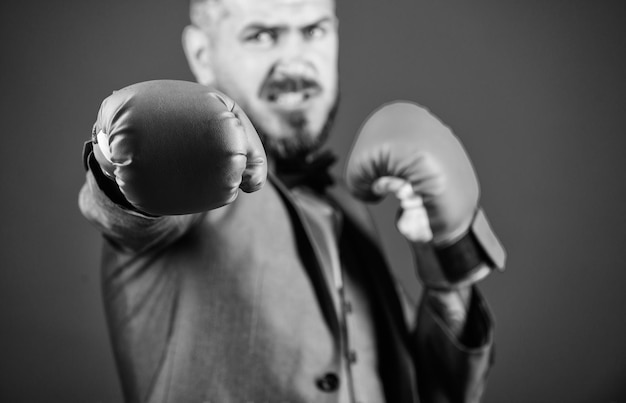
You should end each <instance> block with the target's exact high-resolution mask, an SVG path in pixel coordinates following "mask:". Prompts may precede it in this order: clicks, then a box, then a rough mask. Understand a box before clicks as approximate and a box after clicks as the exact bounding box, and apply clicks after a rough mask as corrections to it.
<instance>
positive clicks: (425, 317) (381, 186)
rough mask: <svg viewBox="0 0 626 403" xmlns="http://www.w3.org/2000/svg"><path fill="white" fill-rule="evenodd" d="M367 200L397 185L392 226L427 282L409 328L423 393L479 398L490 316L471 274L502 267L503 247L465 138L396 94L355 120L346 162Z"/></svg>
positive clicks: (350, 179) (352, 183) (487, 360)
mask: <svg viewBox="0 0 626 403" xmlns="http://www.w3.org/2000/svg"><path fill="white" fill-rule="evenodd" d="M346 179H347V184H348V186H349V188H350V189H351V190H352V192H353V193H354V194H355V195H356V196H357V197H359V198H361V199H362V200H365V201H372V202H373V201H377V200H380V199H381V198H383V197H385V196H386V195H387V194H389V193H391V194H395V196H396V197H397V198H398V199H399V200H400V204H401V210H400V214H399V217H398V221H397V227H398V229H399V231H400V232H401V233H402V234H403V235H404V237H405V238H406V239H407V240H408V241H409V244H410V246H411V249H412V251H413V255H414V258H415V262H416V266H417V274H418V277H419V279H420V281H421V282H422V284H423V285H424V289H425V292H424V293H423V297H422V301H421V304H420V306H419V309H418V317H417V325H416V329H415V331H414V333H413V335H412V341H413V346H412V347H413V352H414V361H415V364H416V368H417V371H416V372H417V379H416V381H417V384H418V391H419V394H420V398H421V400H422V401H424V402H441V403H444V402H477V401H479V400H480V398H481V395H482V392H483V389H484V386H485V379H486V376H487V373H488V369H489V366H490V364H491V357H492V348H493V347H492V345H493V321H492V319H491V315H490V314H489V311H488V309H487V307H486V304H485V302H484V300H483V299H482V297H481V295H480V293H479V292H478V291H477V289H476V287H475V286H474V284H475V283H476V282H477V281H479V280H481V279H483V278H484V277H486V276H487V275H488V274H489V273H491V272H492V271H493V269H500V270H502V269H503V268H504V260H505V254H504V249H503V248H502V246H501V245H500V243H499V242H498V240H497V238H496V236H495V234H494V233H493V231H491V228H490V227H489V225H488V223H487V220H486V218H485V215H484V213H483V212H482V210H481V208H480V205H479V193H480V192H479V186H478V178H477V176H476V174H475V172H474V169H473V167H472V164H471V162H470V160H469V157H468V156H467V154H466V153H465V150H464V149H463V146H462V144H461V142H460V141H459V139H458V138H456V136H454V135H453V134H452V132H451V130H450V129H449V128H448V127H447V126H445V125H444V124H443V123H442V122H441V121H439V120H438V119H437V118H436V117H434V116H433V115H432V114H431V113H430V112H429V111H428V110H426V109H425V108H423V107H421V106H419V105H416V104H412V103H408V102H393V103H390V104H387V105H385V106H383V107H381V108H379V109H378V110H377V111H375V112H374V113H373V114H372V115H370V117H369V118H368V119H367V120H366V122H365V123H364V124H363V126H362V127H361V130H360V133H359V135H358V137H357V139H356V141H355V143H354V145H353V148H352V151H351V154H350V157H349V159H348V163H347V169H346Z"/></svg>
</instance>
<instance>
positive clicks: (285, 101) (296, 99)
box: [276, 92, 308, 107]
mask: <svg viewBox="0 0 626 403" xmlns="http://www.w3.org/2000/svg"><path fill="white" fill-rule="evenodd" d="M306 98H308V96H307V95H306V94H305V93H303V92H284V93H282V94H279V95H277V96H276V103H277V104H278V105H280V106H285V107H290V106H294V105H297V104H299V103H301V102H303V101H304V100H305V99H306Z"/></svg>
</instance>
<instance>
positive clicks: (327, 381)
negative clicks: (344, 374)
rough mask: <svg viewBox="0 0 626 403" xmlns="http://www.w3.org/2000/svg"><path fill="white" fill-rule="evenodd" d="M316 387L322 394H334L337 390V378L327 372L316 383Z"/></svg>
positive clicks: (335, 375)
mask: <svg viewBox="0 0 626 403" xmlns="http://www.w3.org/2000/svg"><path fill="white" fill-rule="evenodd" d="M316 384H317V387H318V388H319V389H320V390H322V391H324V392H334V391H336V390H337V389H339V377H338V376H337V374H334V373H332V372H328V373H326V374H324V376H322V377H320V378H318V379H317V381H316Z"/></svg>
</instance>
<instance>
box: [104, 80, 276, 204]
mask: <svg viewBox="0 0 626 403" xmlns="http://www.w3.org/2000/svg"><path fill="white" fill-rule="evenodd" d="M92 140H93V143H94V145H93V152H94V156H95V158H96V160H97V161H98V163H99V164H100V167H101V169H102V171H103V172H104V174H105V175H106V176H107V177H109V178H110V179H111V180H114V181H115V182H116V184H117V186H118V188H119V190H120V191H121V193H122V194H123V196H124V197H125V198H126V200H127V201H128V202H129V203H130V204H131V205H132V206H133V207H134V208H135V209H137V210H139V211H141V212H144V213H148V214H154V215H174V214H187V213H196V212H201V211H206V210H210V209H214V208H217V207H220V206H223V205H225V204H228V203H230V202H232V201H233V200H234V199H235V198H236V197H237V192H238V189H239V188H241V189H242V190H243V191H246V192H253V191H256V190H258V189H260V188H261V186H263V184H264V182H265V179H266V175H267V163H266V156H265V151H264V150H263V146H262V144H261V141H260V139H259V137H258V134H257V133H256V130H255V129H254V127H253V126H252V124H251V123H250V121H249V119H248V117H247V116H246V115H245V113H244V112H243V111H242V110H241V109H240V108H239V106H238V105H236V104H235V102H234V101H232V100H231V99H230V98H228V97H227V96H226V95H224V94H221V93H219V92H216V91H214V90H211V89H210V88H208V87H206V86H203V85H200V84H195V83H191V82H185V81H174V80H158V81H148V82H143V83H139V84H134V85H131V86H129V87H126V88H124V89H121V90H119V91H115V92H114V93H113V94H112V95H111V96H109V97H108V98H106V99H105V100H104V101H103V102H102V105H101V107H100V111H99V113H98V119H97V121H96V123H95V125H94V129H93V139H92Z"/></svg>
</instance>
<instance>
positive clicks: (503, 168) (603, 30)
mask: <svg viewBox="0 0 626 403" xmlns="http://www.w3.org/2000/svg"><path fill="white" fill-rule="evenodd" d="M339 3H340V4H339V15H340V18H341V34H342V43H341V48H342V54H341V73H342V78H343V81H342V89H343V105H342V109H341V112H340V117H339V121H338V124H337V127H336V131H335V137H334V138H333V140H332V145H333V146H335V147H336V148H338V149H339V151H340V153H342V154H343V153H345V151H346V150H347V149H348V147H349V144H350V142H351V140H352V137H353V135H354V133H355V131H356V130H357V128H358V126H359V123H360V122H361V120H362V119H363V118H364V117H365V116H366V115H367V114H368V113H369V112H370V111H371V110H372V109H373V108H374V107H375V106H377V105H378V104H380V103H383V102H385V101H388V100H391V99H394V98H405V99H412V100H415V101H418V102H420V103H423V104H425V105H427V106H429V107H430V108H431V110H432V111H434V112H435V113H436V114H437V115H439V116H440V117H441V118H442V119H443V120H444V121H445V122H447V123H448V124H449V125H451V126H452V128H453V129H454V130H455V132H456V133H457V135H458V136H459V137H460V138H461V139H462V140H463V142H464V143H465V145H466V147H467V149H468V150H469V152H470V154H471V155H472V158H473V160H474V163H475V166H476V169H477V171H478V173H479V175H480V179H481V183H482V188H483V198H482V201H483V205H484V207H485V209H486V211H487V212H488V214H489V217H490V218H491V221H492V223H493V225H494V227H495V229H496V230H497V232H498V233H499V234H500V236H501V238H502V241H503V242H504V243H505V244H506V246H507V249H508V252H509V256H510V258H509V264H508V269H507V272H506V273H505V274H502V275H500V274H498V275H494V276H492V277H491V278H489V279H488V280H487V281H485V282H484V283H483V285H482V289H483V290H484V292H485V294H486V295H487V297H488V299H489V301H490V302H491V305H492V307H493V310H494V313H495V316H496V318H497V338H498V347H497V364H496V366H495V368H494V370H493V372H492V375H491V378H490V385H489V388H488V391H487V394H486V398H485V401H486V402H537V403H539V402H572V403H573V402H626V386H625V385H626V382H625V381H626V347H625V345H624V341H623V340H625V339H626V337H625V336H626V315H625V314H624V306H626V293H624V289H625V287H624V282H625V281H626V267H625V264H624V260H625V258H626V247H624V242H625V241H626V188H625V187H626V185H625V179H626V178H625V176H626V175H625V168H626V164H625V162H624V158H623V154H624V148H625V147H624V146H625V145H626V140H625V134H626V133H624V131H625V128H626V113H624V107H626V80H625V79H624V74H625V72H626V57H625V50H626V47H625V45H626V35H625V34H626V32H625V28H624V21H626V6H625V3H623V2H621V1H571V0H570V1H557V0H547V1H542V2H538V1H527V2H523V1H496V0H490V1H487V0H485V1H473V2H468V1H462V0H455V1H452V0H450V1H439V2H434V1H417V0H387V1H378V0H359V1H350V2H348V1H339ZM186 21H187V7H186V1H184V0H150V1H148V0H133V1H121V0H114V1H108V2H105V1H96V0H81V1H78V0H73V1H64V2H63V3H61V2H60V1H59V2H53V1H44V0H29V1H23V2H18V1H12V0H9V1H3V2H1V3H0V30H1V35H0V41H1V43H2V46H1V48H0V49H1V54H0V73H1V74H0V84H1V86H0V113H1V120H0V122H1V126H0V127H1V128H2V134H1V135H0V144H1V145H0V186H1V190H2V195H1V197H0V217H1V218H0V219H1V221H0V223H1V225H0V236H1V242H0V265H1V267H2V269H1V270H0V323H1V325H0V345H1V346H2V354H1V357H0V401H2V402H38V401H43V402H118V401H120V397H121V396H120V392H119V387H118V384H117V379H116V374H115V369H114V365H113V362H112V358H111V353H110V350H109V346H108V339H107V337H108V336H107V333H106V327H105V324H104V318H103V313H102V306H101V301H100V289H99V272H98V256H99V248H100V246H99V245H100V238H99V235H98V234H97V233H96V231H95V230H94V229H93V228H91V227H90V226H89V225H88V224H87V223H86V222H85V221H84V220H83V219H82V217H81V216H80V214H79V212H78V210H77V207H76V196H77V192H78V190H79V188H80V186H81V183H82V180H83V170H82V166H81V160H80V151H81V144H82V142H83V141H84V140H86V139H87V138H88V137H89V131H90V128H91V124H92V122H93V120H94V119H95V114H96V112H97V109H98V106H99V103H100V101H101V100H102V99H103V98H104V97H105V96H107V95H108V94H109V93H110V92H111V90H113V89H117V88H120V87H123V86H125V85H128V84H131V83H134V82H137V81H144V80H148V79H157V78H177V79H187V80H192V76H191V74H190V73H189V72H188V70H187V67H186V63H185V60H184V56H183V53H182V51H181V48H180V39H179V33H180V31H181V28H182V27H183V25H184V24H186ZM342 162H343V160H342ZM338 172H340V169H339V168H338ZM394 211H395V206H394V205H393V203H391V202H385V203H383V205H382V206H381V207H379V208H377V209H376V211H375V215H376V218H377V220H378V221H379V224H380V227H381V229H382V231H384V232H385V234H386V235H387V242H386V244H385V246H386V248H387V249H388V250H389V251H390V253H391V255H392V257H391V260H392V262H393V263H394V264H396V265H398V266H400V267H405V268H406V267H409V265H410V257H409V256H408V254H407V250H406V247H405V245H404V242H403V240H402V239H401V238H399V236H398V235H397V234H395V232H394V230H393V225H392V218H393V216H394ZM407 281H409V280H407Z"/></svg>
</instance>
